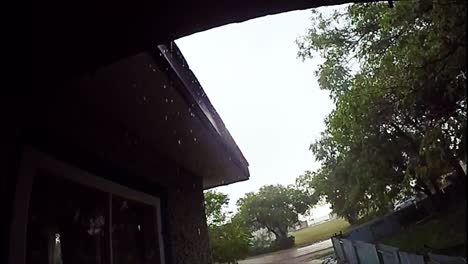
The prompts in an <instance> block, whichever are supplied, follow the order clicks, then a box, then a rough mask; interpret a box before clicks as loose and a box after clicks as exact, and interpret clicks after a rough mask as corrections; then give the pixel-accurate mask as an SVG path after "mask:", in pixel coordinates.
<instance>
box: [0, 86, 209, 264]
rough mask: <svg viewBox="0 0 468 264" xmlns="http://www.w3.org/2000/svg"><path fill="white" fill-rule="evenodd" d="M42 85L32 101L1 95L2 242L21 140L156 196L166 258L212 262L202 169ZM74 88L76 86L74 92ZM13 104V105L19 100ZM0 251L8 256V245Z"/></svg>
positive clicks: (8, 220)
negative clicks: (184, 164) (192, 168)
mask: <svg viewBox="0 0 468 264" xmlns="http://www.w3.org/2000/svg"><path fill="white" fill-rule="evenodd" d="M55 88H56V89H57V90H54V89H51V88H48V89H44V90H43V91H42V93H41V94H40V96H38V97H37V98H34V100H31V101H21V102H14V101H9V99H8V98H3V100H2V101H4V103H5V105H6V106H7V107H8V109H7V111H6V113H8V114H9V116H8V118H7V119H5V122H4V123H3V124H4V127H3V128H2V130H3V133H5V134H4V136H3V137H2V148H0V155H1V166H0V175H1V190H2V205H4V207H3V208H5V211H6V213H5V215H4V217H2V222H3V223H2V228H3V229H4V230H3V231H4V232H2V233H3V234H8V235H6V236H2V240H3V242H5V244H7V245H8V244H9V241H10V237H9V234H10V230H9V229H10V226H11V222H12V220H11V219H12V216H13V209H14V208H13V204H14V197H15V192H16V185H17V181H18V171H19V168H20V166H21V156H22V152H23V150H24V147H25V146H31V147H34V148H35V149H38V150H39V151H41V152H44V153H46V154H48V155H50V156H52V157H54V158H56V159H58V160H60V161H63V162H66V163H68V164H70V165H73V166H75V167H77V168H79V169H82V170H85V171H88V172H90V173H92V174H94V175H96V176H99V177H103V178H105V179H108V180H111V181H113V182H116V183H119V184H122V185H125V186H128V187H130V188H132V189H135V190H138V191H141V192H145V193H148V194H150V195H153V196H157V197H159V198H160V200H161V217H162V232H163V240H164V246H165V256H166V263H174V264H175V263H193V264H197V263H203V264H205V263H212V260H211V255H210V251H209V241H208V228H207V225H206V219H205V214H204V204H203V183H202V177H201V175H195V174H194V173H192V172H190V171H187V170H185V169H184V168H182V166H180V165H179V164H177V163H175V162H173V161H171V160H168V159H167V158H166V157H164V156H161V154H160V152H159V151H158V146H154V144H151V143H150V142H148V141H146V140H145V139H142V138H140V137H138V136H137V135H135V134H134V133H132V132H131V131H129V130H128V129H127V128H126V127H125V126H123V125H122V124H121V123H119V121H118V117H116V116H109V115H106V114H105V113H96V111H94V109H92V108H89V107H87V105H86V101H78V100H75V99H76V98H77V97H76V96H75V95H74V94H69V93H67V92H63V91H62V92H61V91H60V90H66V89H67V88H66V87H60V86H59V87H58V88H57V87H55ZM76 92H77V91H76ZM16 103H18V104H16ZM4 250H5V251H6V252H5V254H2V256H6V258H7V259H5V260H4V261H2V263H3V262H4V263H8V262H7V261H8V255H9V254H8V253H7V252H8V250H9V249H8V247H7V248H6V249H4Z"/></svg>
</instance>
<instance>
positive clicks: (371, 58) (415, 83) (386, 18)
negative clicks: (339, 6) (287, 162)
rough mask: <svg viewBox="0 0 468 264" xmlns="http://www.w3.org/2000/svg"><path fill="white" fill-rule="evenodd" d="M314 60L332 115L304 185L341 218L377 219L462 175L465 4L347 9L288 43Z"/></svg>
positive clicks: (423, 2)
mask: <svg viewBox="0 0 468 264" xmlns="http://www.w3.org/2000/svg"><path fill="white" fill-rule="evenodd" d="M297 44H298V47H299V52H298V56H299V57H300V58H302V59H309V58H312V57H313V56H316V55H318V54H320V56H321V57H323V58H324V62H323V63H322V64H321V65H320V67H319V69H318V71H317V72H316V75H317V77H318V81H319V85H320V87H321V89H324V90H327V91H329V92H330V97H331V98H332V99H333V100H334V102H335V104H336V109H335V110H334V111H332V113H330V115H329V116H328V117H327V119H326V120H325V124H326V129H325V131H323V132H322V134H321V137H320V138H319V139H318V140H317V141H316V142H314V143H313V144H312V145H311V146H310V149H311V150H312V152H313V153H314V154H315V157H316V159H317V160H318V161H320V162H321V163H322V167H321V169H320V170H319V171H317V172H313V173H312V172H306V173H305V174H304V175H303V176H301V177H300V178H299V179H298V184H300V185H301V186H303V187H310V188H312V190H313V193H314V196H316V199H318V200H320V198H325V199H326V200H327V201H329V202H330V203H331V204H332V206H333V210H334V211H335V212H336V213H337V214H338V215H341V216H344V217H346V218H347V219H348V220H350V221H353V218H356V217H358V216H364V215H369V214H381V213H383V212H385V211H386V210H387V208H388V207H389V206H391V203H392V202H394V201H395V200H396V199H399V198H400V197H401V196H402V195H404V194H405V193H408V192H412V191H414V190H418V191H422V192H425V193H426V194H428V195H429V196H431V195H432V193H433V192H437V191H438V190H439V188H440V183H439V180H440V176H441V175H444V174H447V173H453V174H454V175H456V176H457V177H458V178H459V179H463V180H464V179H465V178H466V175H465V172H464V170H463V168H462V165H460V164H463V163H464V164H466V148H465V146H466V93H465V90H466V74H467V72H466V61H465V60H466V45H467V43H466V2H465V1H443V0H442V1H428V0H420V1H397V2H396V3H395V6H394V8H389V7H388V5H387V4H386V3H381V2H374V3H365V4H352V5H349V6H347V7H346V8H345V9H344V10H343V11H335V12H334V13H333V14H331V15H329V16H325V15H323V14H321V13H319V12H318V11H312V25H311V27H310V28H309V29H308V31H307V33H306V34H305V35H304V36H303V37H300V38H299V39H298V40H297Z"/></svg>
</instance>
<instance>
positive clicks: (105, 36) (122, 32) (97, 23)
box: [31, 0, 368, 81]
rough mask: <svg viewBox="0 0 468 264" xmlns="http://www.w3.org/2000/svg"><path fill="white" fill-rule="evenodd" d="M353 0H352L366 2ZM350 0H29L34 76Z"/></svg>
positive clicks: (69, 72) (78, 69) (93, 65)
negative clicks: (263, 17) (288, 13)
mask: <svg viewBox="0 0 468 264" xmlns="http://www.w3.org/2000/svg"><path fill="white" fill-rule="evenodd" d="M367 1H368V0H358V1H355V2H367ZM348 2H352V1H349V0H290V1H284V0H269V1H266V0H239V1H216V0H199V1H190V0H175V1H156V0H152V1H150V0H145V1H142V0H137V1H109V0H101V1H91V0H84V1H81V0H80V1H77V0H71V1H54V0H52V1H45V2H44V1H34V2H32V14H33V15H32V17H31V19H32V20H31V22H32V25H31V26H32V41H31V45H32V61H33V65H32V66H33V69H34V71H33V77H34V80H35V81H50V78H51V77H53V78H54V79H57V77H60V78H68V77H69V76H77V75H80V74H81V73H83V72H86V71H93V70H95V69H97V68H99V67H100V66H103V65H107V64H110V63H113V62H115V61H117V60H119V59H120V58H124V57H128V56H130V55H133V54H137V53H138V52H141V51H143V50H148V51H152V50H155V49H156V48H157V45H159V44H161V43H168V42H170V41H172V40H175V39H177V38H180V37H183V36H187V35H190V34H193V33H196V32H200V31H204V30H207V29H211V28H214V27H218V26H221V25H225V24H229V23H236V22H242V21H245V20H248V19H252V18H256V17H261V16H265V15H269V14H277V13H281V12H287V11H292V10H299V9H306V8H313V7H319V6H326V5H337V4H343V3H348Z"/></svg>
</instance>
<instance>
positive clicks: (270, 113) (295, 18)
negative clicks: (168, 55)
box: [176, 7, 337, 218]
mask: <svg viewBox="0 0 468 264" xmlns="http://www.w3.org/2000/svg"><path fill="white" fill-rule="evenodd" d="M334 8H337V7H323V8H319V9H318V10H319V11H321V12H330V11H331V10H333V9H334ZM309 25H310V11H309V10H304V11H293V12H288V13H283V14H279V15H273V16H266V17H262V18H258V19H253V20H250V21H247V22H243V23H240V24H231V25H226V26H223V27H219V28H215V29H211V30H208V31H205V32H201V33H197V34H194V35H191V36H187V37H184V38H182V39H179V40H177V41H176V43H177V45H178V46H179V48H180V49H181V51H182V53H183V54H184V57H185V58H186V60H187V62H188V64H189V66H190V68H191V69H192V71H193V72H194V73H195V75H196V76H197V78H198V80H199V81H200V83H201V85H202V87H203V89H204V90H205V92H206V94H207V95H208V98H209V99H210V101H211V103H212V104H213V106H214V107H215V108H216V110H217V111H218V113H219V115H220V116H221V118H222V119H223V121H224V123H225V125H226V127H227V129H228V130H229V132H230V133H231V135H232V137H233V138H234V140H235V141H236V143H237V145H238V146H239V148H240V149H241V151H242V153H243V154H244V156H245V157H246V158H247V160H248V162H249V164H250V166H249V170H250V179H249V180H248V181H244V182H239V183H235V184H231V185H228V186H223V187H219V188H216V190H218V191H221V192H224V193H227V194H228V195H229V197H230V199H231V201H230V204H229V209H230V210H234V209H235V202H236V201H237V199H239V198H240V197H242V196H243V195H244V194H245V193H246V192H251V191H258V189H259V188H260V187H261V186H263V185H266V184H278V183H280V184H284V185H287V184H290V183H294V181H295V178H296V177H297V176H299V175H301V174H303V172H304V171H305V170H315V169H317V168H318V167H319V164H318V163H317V162H316V161H315V159H314V156H313V154H312V152H311V151H310V150H309V145H310V143H311V142H313V141H314V140H315V139H317V138H318V137H319V135H320V132H321V131H322V130H324V128H325V125H324V121H323V120H324V118H325V117H326V116H327V114H328V113H330V111H331V110H332V109H333V107H334V105H333V103H332V101H331V100H330V98H329V96H328V92H326V91H321V90H320V89H319V87H318V83H317V78H316V77H315V76H314V71H315V70H316V69H317V64H318V63H320V61H319V59H313V60H308V61H305V62H302V60H301V59H298V58H297V55H296V54H297V51H298V48H297V45H296V44H295V40H296V38H297V37H298V36H299V35H302V34H304V32H305V30H306V28H307V27H308V26H309ZM328 213H329V209H328V206H325V207H320V208H317V209H315V210H314V211H313V217H314V218H316V217H320V216H323V215H326V214H328Z"/></svg>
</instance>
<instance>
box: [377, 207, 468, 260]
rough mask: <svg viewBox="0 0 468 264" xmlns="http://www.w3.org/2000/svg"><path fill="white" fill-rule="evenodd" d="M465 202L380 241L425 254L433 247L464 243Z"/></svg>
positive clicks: (407, 250) (404, 249)
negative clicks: (426, 246)
mask: <svg viewBox="0 0 468 264" xmlns="http://www.w3.org/2000/svg"><path fill="white" fill-rule="evenodd" d="M465 206H466V203H463V204H462V205H460V206H457V207H455V208H453V209H451V210H450V211H448V212H445V213H442V214H441V215H439V216H437V217H434V218H432V219H429V220H427V221H425V222H423V223H421V224H418V225H414V226H411V227H408V228H407V229H406V230H405V231H403V232H401V233H399V234H397V235H395V236H393V237H390V238H387V239H385V240H383V241H381V243H382V244H387V245H390V246H395V247H398V248H400V249H401V250H403V251H406V252H411V253H418V254H426V253H427V252H429V251H430V250H429V249H427V248H425V247H424V244H426V245H428V246H430V247H433V248H449V247H453V246H456V245H459V244H466V207H465Z"/></svg>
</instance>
